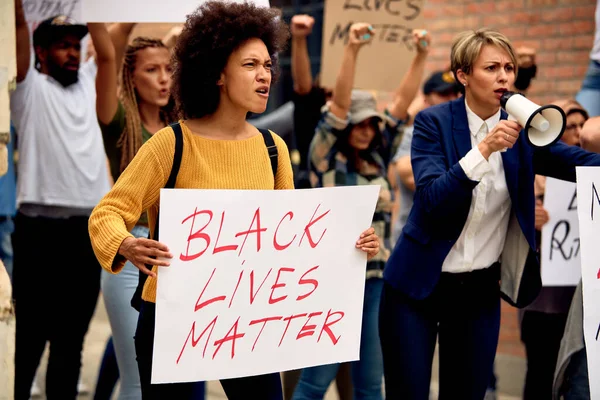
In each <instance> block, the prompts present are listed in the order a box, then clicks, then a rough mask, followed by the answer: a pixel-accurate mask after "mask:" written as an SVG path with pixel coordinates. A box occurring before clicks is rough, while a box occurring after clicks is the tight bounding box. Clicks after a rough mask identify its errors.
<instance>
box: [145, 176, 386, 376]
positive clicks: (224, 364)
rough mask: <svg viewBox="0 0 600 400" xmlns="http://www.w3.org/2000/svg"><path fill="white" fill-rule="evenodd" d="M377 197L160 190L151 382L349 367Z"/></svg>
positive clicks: (355, 191)
mask: <svg viewBox="0 0 600 400" xmlns="http://www.w3.org/2000/svg"><path fill="white" fill-rule="evenodd" d="M379 190H380V188H379V186H349V187H335V188H323V189H310V190H270V191H247V190H246V191H234V190H232V191H227V190H181V189H163V190H162V191H161V200H160V201H161V204H160V221H159V223H160V241H161V242H163V243H165V244H166V245H167V246H168V247H169V250H170V252H171V253H172V254H173V257H174V258H173V259H172V260H171V265H170V266H169V267H166V268H165V267H161V268H160V269H159V272H158V276H159V279H158V290H157V304H156V330H155V339H154V340H155V341H154V359H153V364H152V366H153V369H152V382H153V383H169V382H190V381H203V380H215V379H226V378H235V377H242V376H251V375H260V374H266V373H271V372H279V371H285V370H291V369H298V368H304V367H309V366H314V365H322V364H330V363H335V362H344V361H351V360H357V359H358V358H359V350H360V336H361V324H362V307H363V295H364V285H365V265H366V253H364V252H362V251H361V250H359V249H357V248H356V247H355V244H356V241H357V240H358V238H359V236H360V234H361V233H362V232H363V231H364V230H366V229H367V228H368V227H369V226H370V225H371V221H372V218H373V213H374V211H375V204H376V202H377V198H378V196H379ZM349 199H351V201H349Z"/></svg>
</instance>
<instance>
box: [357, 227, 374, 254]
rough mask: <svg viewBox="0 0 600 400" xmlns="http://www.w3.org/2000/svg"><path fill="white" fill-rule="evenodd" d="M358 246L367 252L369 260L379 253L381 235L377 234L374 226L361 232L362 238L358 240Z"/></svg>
mask: <svg viewBox="0 0 600 400" xmlns="http://www.w3.org/2000/svg"><path fill="white" fill-rule="evenodd" d="M356 248H357V249H361V250H362V251H364V252H365V253H367V261H369V260H371V259H372V258H373V257H375V256H376V255H377V253H379V236H377V234H376V233H375V229H373V227H371V228H369V229H367V230H366V231H364V232H363V233H361V234H360V238H359V239H358V241H357V242H356Z"/></svg>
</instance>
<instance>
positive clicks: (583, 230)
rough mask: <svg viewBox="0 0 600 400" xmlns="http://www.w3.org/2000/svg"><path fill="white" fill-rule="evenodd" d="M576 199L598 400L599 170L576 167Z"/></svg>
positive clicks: (587, 329) (591, 363)
mask: <svg viewBox="0 0 600 400" xmlns="http://www.w3.org/2000/svg"><path fill="white" fill-rule="evenodd" d="M577 199H578V203H579V206H578V215H579V232H580V234H581V278H582V280H583V334H584V338H585V346H586V353H587V361H588V376H589V382H590V395H591V398H592V399H600V380H598V376H600V307H599V305H600V246H598V243H600V167H577Z"/></svg>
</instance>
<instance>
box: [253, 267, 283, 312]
mask: <svg viewBox="0 0 600 400" xmlns="http://www.w3.org/2000/svg"><path fill="white" fill-rule="evenodd" d="M272 270H273V268H271V269H270V270H269V272H267V276H265V279H263V281H262V283H261V284H260V286H259V287H258V289H256V292H255V291H254V271H252V272H250V304H252V303H254V299H255V298H256V295H257V294H258V292H260V288H262V286H263V285H264V284H265V281H266V280H267V278H268V277H269V275H271V271H272ZM277 276H278V277H279V274H278V275H277Z"/></svg>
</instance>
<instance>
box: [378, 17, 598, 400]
mask: <svg viewBox="0 0 600 400" xmlns="http://www.w3.org/2000/svg"><path fill="white" fill-rule="evenodd" d="M451 68H452V72H453V73H454V75H455V77H456V79H457V81H459V82H460V83H461V84H462V85H463V86H464V88H465V96H463V97H462V98H459V99H457V100H454V101H451V102H447V103H444V104H440V105H438V106H434V107H430V108H428V109H426V110H423V111H421V112H420V113H419V114H417V116H416V118H415V122H414V137H413V142H412V148H411V157H412V166H413V171H414V176H415V184H416V192H415V197H414V205H413V208H412V211H411V214H410V216H409V217H408V221H407V223H406V225H405V226H404V228H403V231H402V233H401V236H400V239H399V240H398V243H397V245H396V247H395V249H394V251H393V253H392V255H391V256H390V258H389V260H388V262H387V265H386V268H385V270H384V280H385V283H384V288H383V293H382V300H381V305H380V337H381V342H382V348H383V358H384V369H385V389H386V395H387V398H390V399H401V398H406V399H411V400H427V399H428V398H429V387H430V382H431V369H432V367H431V366H432V361H433V355H434V350H435V346H436V340H437V339H438V338H439V346H440V349H439V355H440V380H439V382H440V398H449V399H461V400H468V399H472V400H481V399H483V397H484V395H485V392H486V388H487V386H488V383H489V380H490V377H491V376H492V370H493V365H494V357H495V354H496V347H497V344H498V335H499V330H500V298H501V297H502V298H504V299H505V300H507V301H508V302H509V303H511V304H513V305H515V306H517V307H525V306H527V305H528V304H530V303H531V302H532V301H533V300H534V299H535V297H536V296H537V294H538V292H539V290H540V287H541V279H540V266H539V260H538V258H537V256H536V252H535V249H536V238H535V210H534V208H535V198H534V185H533V183H534V176H535V174H542V175H546V176H552V177H555V178H558V179H563V180H569V181H575V166H577V165H600V155H597V154H592V153H588V152H586V151H584V150H582V149H580V148H578V147H573V146H567V145H565V144H564V143H561V142H557V143H555V144H551V145H548V146H545V147H537V146H534V145H533V144H532V142H531V140H528V139H527V135H526V134H525V132H526V131H525V130H522V129H523V128H522V127H523V126H528V125H529V123H530V121H529V120H530V119H532V118H533V116H534V114H536V113H538V110H534V111H532V113H531V115H530V116H529V117H530V118H529V119H528V120H527V121H525V122H523V121H522V122H521V124H520V123H519V122H516V121H511V120H508V119H507V118H508V115H507V113H506V112H505V111H504V110H502V108H501V99H503V97H504V99H506V97H507V96H506V92H507V91H508V89H509V88H510V87H511V86H512V85H513V83H514V81H515V78H516V75H517V57H516V55H515V51H514V48H513V46H512V44H511V43H510V41H509V40H508V39H507V38H506V37H505V36H504V35H502V34H501V33H499V32H495V31H492V30H487V29H480V30H477V31H468V32H463V33H461V34H459V35H458V36H457V37H456V39H455V40H454V43H453V45H452V51H451ZM519 97H522V96H520V95H519ZM516 99H517V100H518V98H516ZM519 101H520V100H519ZM511 102H512V101H511ZM517 103H518V102H517ZM528 103H530V102H528ZM529 105H530V104H529ZM529 105H528V106H529ZM511 113H512V110H511ZM544 115H545V114H544ZM563 115H564V114H563ZM548 123H549V125H553V124H555V121H553V120H550V121H548ZM559 123H562V124H564V121H563V120H560V121H559ZM546 128H548V127H546ZM554 128H555V127H553V126H550V127H549V128H548V129H554ZM560 128H561V129H559V131H560V130H562V128H563V127H562V126H561V127H560ZM559 136H560V134H559ZM504 149H507V150H506V151H503V150H504ZM438 335H439V337H438Z"/></svg>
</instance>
